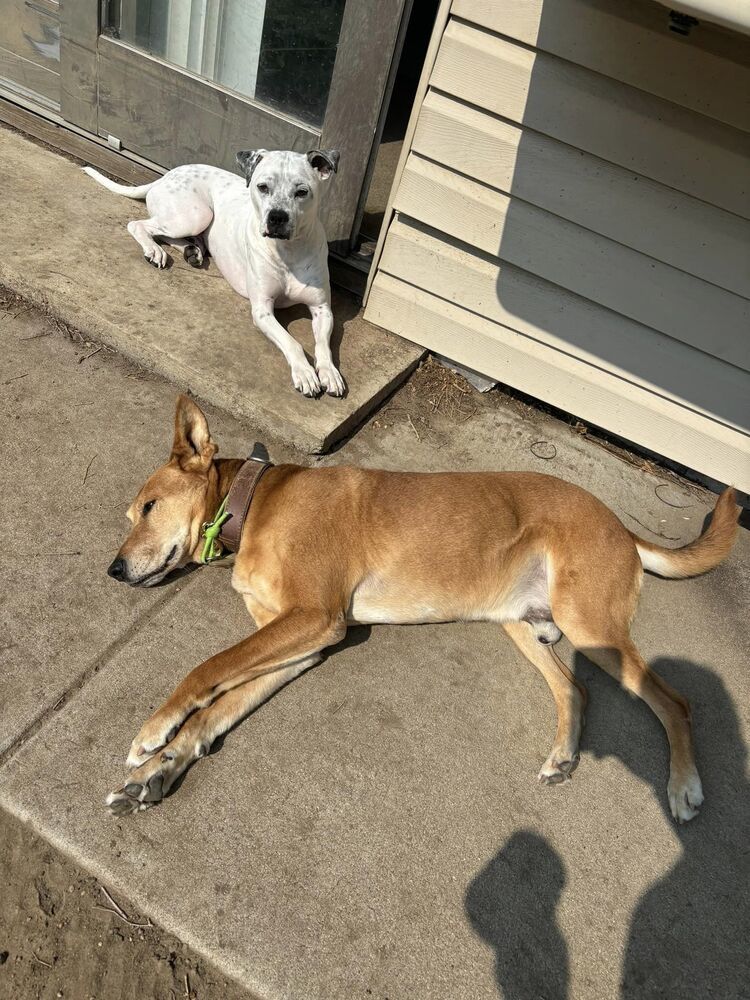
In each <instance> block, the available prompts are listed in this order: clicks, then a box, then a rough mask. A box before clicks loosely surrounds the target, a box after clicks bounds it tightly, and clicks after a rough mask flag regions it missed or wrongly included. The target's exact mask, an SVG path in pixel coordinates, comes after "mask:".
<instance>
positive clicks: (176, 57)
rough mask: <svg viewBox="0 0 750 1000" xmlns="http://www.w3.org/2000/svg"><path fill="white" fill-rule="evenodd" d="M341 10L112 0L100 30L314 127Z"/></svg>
mask: <svg viewBox="0 0 750 1000" xmlns="http://www.w3.org/2000/svg"><path fill="white" fill-rule="evenodd" d="M343 15H344V0H247V2H245V3H237V2H236V0H235V2H232V0H117V2H116V3H113V4H110V6H109V10H108V23H107V24H106V25H105V27H104V29H103V30H104V32H105V33H106V34H108V35H110V37H112V38H118V39H120V40H121V41H123V42H127V43H128V44H129V45H132V46H133V47H135V48H137V49H140V50H141V51H142V52H146V53H148V54H149V55H152V56H156V57H157V58H160V59H164V60H165V61H167V62H170V63H172V64H173V65H175V66H181V67H183V68H184V69H188V70H191V71H192V72H193V73H195V74H197V75H199V76H202V77H204V78H205V79H206V80H212V81H214V82H216V83H219V84H222V85H223V86H224V87H227V88H228V89H230V90H233V91H235V92H236V93H238V94H241V95H243V96H244V97H249V98H253V99H254V100H256V101H258V102H259V103H261V104H263V105H265V106H266V107H268V108H272V109H274V110H277V111H280V112H283V113H285V114H288V115H290V116H292V117H294V118H298V119H299V120H300V121H302V122H304V123H305V124H307V125H312V126H317V127H320V125H321V124H322V122H323V115H324V112H325V108H326V104H327V101H328V92H329V89H330V85H331V77H332V76H333V66H334V61H335V59H336V49H337V46H338V40H339V34H340V32H341V23H342V20H343Z"/></svg>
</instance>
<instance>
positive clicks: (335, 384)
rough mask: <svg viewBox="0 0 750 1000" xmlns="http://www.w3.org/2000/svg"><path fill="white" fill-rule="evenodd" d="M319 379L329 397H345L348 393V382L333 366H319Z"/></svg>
mask: <svg viewBox="0 0 750 1000" xmlns="http://www.w3.org/2000/svg"><path fill="white" fill-rule="evenodd" d="M318 378H319V379H320V384H321V385H322V386H323V388H324V389H325V391H326V392H327V393H328V395H329V396H343V395H344V393H345V392H346V382H344V380H343V378H342V377H341V372H340V371H339V370H338V368H334V366H333V365H319V366H318Z"/></svg>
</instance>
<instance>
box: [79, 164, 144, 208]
mask: <svg viewBox="0 0 750 1000" xmlns="http://www.w3.org/2000/svg"><path fill="white" fill-rule="evenodd" d="M83 172H84V174H88V175H89V177H93V178H94V180H95V181H98V182H99V183H100V184H102V185H104V187H105V188H108V189H109V190H110V191H114V193H115V194H124V195H125V196H126V197H127V198H138V199H140V200H141V201H142V200H143V199H144V198H145V197H146V195H147V194H148V192H149V191H150V190H151V188H152V187H153V186H154V184H156V181H151V183H150V184H141V186H140V187H130V186H129V185H128V184H116V183H115V181H111V180H110V179H109V177H105V176H104V174H100V173H99V171H98V170H94V168H93V167H83Z"/></svg>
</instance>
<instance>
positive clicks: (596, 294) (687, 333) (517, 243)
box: [394, 154, 750, 369]
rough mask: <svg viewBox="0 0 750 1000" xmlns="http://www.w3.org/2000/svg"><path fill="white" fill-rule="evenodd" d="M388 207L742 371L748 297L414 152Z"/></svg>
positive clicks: (748, 354) (747, 358) (746, 359)
mask: <svg viewBox="0 0 750 1000" xmlns="http://www.w3.org/2000/svg"><path fill="white" fill-rule="evenodd" d="M394 207H395V208H396V210H397V211H400V212H403V213H404V214H405V215H408V216H411V217H412V218H414V219H417V220H419V221H420V222H423V223H425V224H426V225H428V226H430V227H432V228H433V229H437V230H440V231H441V232H444V233H447V234H448V235H449V236H452V237H454V238H455V239H457V240H461V241H462V242H464V243H468V244H470V245H471V246H474V247H477V248H478V249H480V250H483V251H484V252H485V253H488V254H491V255H493V256H495V257H501V258H502V259H503V260H506V261H508V262H509V263H511V264H515V265H516V266H517V267H520V268H523V269H524V270H526V271H531V272H532V273H533V274H537V275H539V276H540V277H542V278H546V279H547V281H551V282H553V283H554V284H556V285H560V286H562V288H566V289H569V290H570V291H573V292H576V294H578V295H582V296H583V297H584V298H587V299H591V301H592V302H598V303H599V304H600V305H603V306H606V307H607V308H608V309H613V310H615V311H617V312H620V313H622V314H623V315H624V316H628V317H630V318H631V319H634V320H636V321H637V322H639V323H643V324H644V325H646V326H650V327H653V328H654V329H655V330H660V331H661V332H662V333H666V334H667V335H668V336H670V337H674V338H675V339H676V340H680V341H682V342H683V343H686V344H690V345H691V346H692V347H697V348H698V349H699V350H707V351H708V350H710V353H711V354H712V355H714V356H715V357H718V358H721V359H722V360H723V361H726V362H728V363H729V364H732V365H735V366H738V367H742V368H746V369H750V350H749V349H748V330H749V329H750V302H748V300H747V299H744V298H740V296H737V295H733V294H732V293H731V292H727V291H724V289H721V288H718V287H717V286H716V285H710V284H708V283H706V282H704V281H700V280H698V279H697V278H693V277H691V276H690V275H687V274H685V273H684V272H682V271H678V270H676V269H675V268H672V267H669V266H668V265H666V264H662V263H661V262H660V261H657V260H654V259H652V258H650V257H646V256H644V255H643V254H639V253H637V252H635V251H633V250H630V249H629V248H628V247H624V246H622V245H621V244H619V243H614V242H613V241H612V240H608V239H606V238H605V237H602V236H599V235H597V234H596V233H592V232H590V231H589V230H587V229H582V228H581V227H579V226H576V225H574V224H573V223H570V222H567V221H566V220H564V219H561V218H559V217H558V216H555V215H552V214H551V213H550V212H545V211H543V210H542V209H539V208H536V207H535V206H534V205H529V204H527V203H526V202H524V201H520V200H518V199H515V198H513V199H511V198H508V196H507V195H504V194H502V193H501V192H500V191H496V190H495V189H493V188H489V187H485V186H484V185H482V184H478V183H477V182H476V181H471V180H469V179H468V178H465V177H461V176H459V175H458V174H455V173H453V172H452V171H450V170H446V169H445V168H444V167H441V166H439V165H438V164H435V163H431V162H430V161H428V160H424V159H422V158H420V157H418V156H414V155H413V154H412V155H411V156H410V157H409V160H408V161H407V165H406V170H405V171H404V174H403V176H402V179H401V184H400V186H399V190H398V192H397V195H396V199H395V203H394ZM707 331H711V332H710V334H708V333H707ZM709 338H710V339H709Z"/></svg>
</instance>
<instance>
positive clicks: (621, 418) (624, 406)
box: [366, 272, 750, 491]
mask: <svg viewBox="0 0 750 1000" xmlns="http://www.w3.org/2000/svg"><path fill="white" fill-rule="evenodd" d="M366 316H367V319H368V320H370V321H371V322H373V323H378V324H379V325H381V326H384V327H386V329H389V330H393V331H395V332H396V333H399V334H400V335H401V336H403V337H407V338H409V339H412V340H416V341H417V342H418V343H420V344H424V345H425V346H426V347H428V348H429V349H430V350H433V351H436V352H438V353H440V354H444V355H446V356H448V357H451V358H453V359H455V360H456V361H459V362H461V363H462V364H465V365H467V366H469V367H471V368H474V369H475V370H477V371H481V372H486V373H487V374H489V375H492V376H493V377H494V378H497V379H499V380H501V381H502V382H504V383H505V384H507V385H511V386H514V387H516V388H518V389H521V390H522V391H524V392H528V393H530V394H531V395H533V396H536V397H537V399H542V400H544V401H546V402H548V403H550V404H552V405H554V406H557V407H560V408H561V409H564V410H567V411H569V412H570V413H574V414H576V415H577V416H579V417H581V418H582V419H584V420H587V421H589V422H590V423H592V424H596V425H597V426H599V427H604V428H606V429H608V430H611V431H612V432H613V433H616V434H618V435H620V436H622V437H624V438H626V439H629V440H631V441H637V442H638V443H639V444H640V445H642V446H643V447H645V448H649V449H651V450H653V451H655V452H659V453H660V454H663V455H666V456H667V457H668V458H670V459H672V460H673V461H676V462H680V463H682V464H684V465H686V466H688V467H690V468H697V469H700V470H701V471H702V472H704V473H705V474H707V475H710V476H713V477H714V478H716V479H718V480H719V481H721V482H725V483H733V484H734V485H735V486H737V487H738V488H740V489H742V490H745V491H750V447H749V446H750V439H749V438H748V437H747V436H746V435H743V434H740V433H738V432H736V431H733V430H731V429H729V428H727V427H725V426H724V425H721V424H716V423H713V422H711V421H709V420H707V419H706V418H704V417H701V416H700V415H698V414H695V413H694V412H693V411H691V410H688V409H685V408H684V407H681V406H678V405H676V404H675V403H673V402H671V401H670V400H666V399H664V398H663V397H659V396H655V395H654V394H653V393H650V392H647V391H646V390H645V389H641V388H640V387H638V386H635V385H633V384H632V383H630V382H623V381H622V380H620V379H618V378H616V377H615V376H613V375H611V374H609V373H607V372H602V371H600V370H599V369H597V368H595V367H593V366H592V365H588V364H586V363H585V362H582V361H579V360H577V359H575V358H571V357H570V356H568V355H566V354H563V353H561V352H559V351H556V350H554V348H552V347H549V346H547V345H544V344H540V343H538V342H537V341H534V340H531V339H530V338H528V337H524V336H522V335H521V334H519V333H517V332H515V331H513V330H509V329H508V328H506V327H503V326H501V325H499V324H496V323H492V322H491V321H490V320H488V319H484V318H483V317H481V316H477V315H475V314H474V313H471V312H468V311H467V310H465V309H461V308H459V307H458V306H454V305H451V304H450V303H447V302H445V301H443V300H442V299H438V298H436V297H435V296H433V295H430V294H428V293H427V292H424V291H422V290H420V289H417V288H414V287H413V286H411V285H407V284H406V283H404V282H402V281H399V280H397V279H396V278H393V277H391V276H390V275H387V274H384V273H383V272H378V274H377V275H376V277H375V280H374V282H373V284H372V289H371V292H370V298H369V300H368V305H367V313H366Z"/></svg>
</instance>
